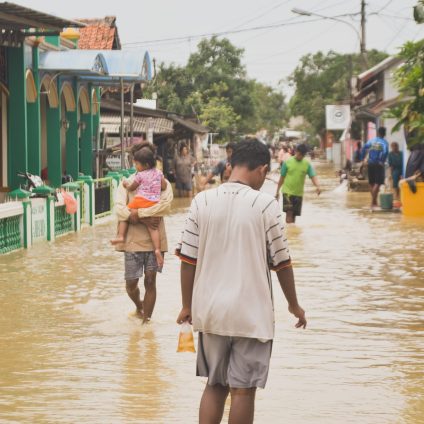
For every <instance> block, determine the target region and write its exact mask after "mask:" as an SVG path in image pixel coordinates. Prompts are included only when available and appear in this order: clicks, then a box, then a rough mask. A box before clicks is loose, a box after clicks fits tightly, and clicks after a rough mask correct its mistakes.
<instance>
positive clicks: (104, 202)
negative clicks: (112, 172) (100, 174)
mask: <svg viewBox="0 0 424 424" xmlns="http://www.w3.org/2000/svg"><path fill="white" fill-rule="evenodd" d="M112 180H113V178H112V177H105V178H98V179H96V180H94V216H95V218H96V219H98V218H102V217H104V216H107V215H110V214H111V213H112V210H113V184H112Z"/></svg>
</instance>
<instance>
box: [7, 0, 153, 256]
mask: <svg viewBox="0 0 424 424" xmlns="http://www.w3.org/2000/svg"><path fill="white" fill-rule="evenodd" d="M85 27H86V24H85V23H82V22H76V21H71V20H67V19H62V18H58V17H55V16H52V15H48V14H45V13H42V12H39V11H35V10H32V9H29V8H26V7H22V6H19V5H16V4H13V3H0V253H1V252H2V250H3V251H8V250H11V249H10V248H9V247H7V246H6V245H7V244H8V243H9V242H10V240H9V239H11V238H13V237H14V239H17V238H18V235H16V234H15V236H13V237H12V236H10V231H11V230H10V228H12V227H13V228H14V230H13V231H14V232H15V233H17V232H18V226H19V232H20V235H19V237H20V241H21V246H24V245H25V246H27V245H30V244H31V241H30V238H31V237H29V236H28V234H27V236H28V237H26V238H25V237H24V233H25V232H26V233H29V232H32V233H34V229H33V228H26V226H25V222H27V223H29V225H31V219H26V218H25V216H24V215H25V210H26V209H25V208H26V207H23V209H22V206H20V207H18V206H17V209H16V211H18V212H19V213H18V212H17V214H18V215H20V218H19V220H18V218H17V217H16V216H17V215H16V216H14V215H11V214H12V212H11V208H12V206H11V205H10V202H8V203H3V204H2V202H5V201H6V200H9V201H10V193H11V192H12V193H14V190H16V189H18V188H19V187H20V186H21V185H23V184H24V183H25V181H24V180H23V179H22V177H19V176H18V173H19V172H29V173H31V174H34V175H40V176H41V177H42V178H43V180H44V182H45V183H46V184H48V185H49V186H51V187H53V188H60V187H61V185H62V182H63V177H64V176H66V175H70V176H72V178H73V179H74V180H77V179H80V180H81V179H82V178H81V177H82V176H87V177H88V180H87V179H86V180H84V181H88V183H87V184H89V191H88V195H87V196H89V197H90V202H88V201H87V205H88V206H87V207H85V205H84V204H83V203H82V202H81V211H79V213H80V215H81V220H82V222H83V223H84V222H86V223H89V224H91V225H92V224H93V222H94V218H93V217H94V216H95V209H96V208H95V206H96V205H95V199H96V195H95V194H96V193H95V189H96V187H97V186H96V184H94V183H91V182H90V177H93V176H94V175H93V170H94V169H95V150H96V145H98V140H99V137H100V134H99V122H100V102H101V96H100V90H101V88H103V87H112V88H113V90H115V91H117V92H118V93H119V90H122V91H123V90H124V89H127V90H128V89H129V88H130V87H134V85H136V84H139V83H141V82H144V81H146V80H149V79H150V78H151V66H150V59H149V55H148V54H147V53H145V52H143V53H140V52H137V51H132V52H125V51H121V50H111V51H109V50H80V49H78V31H77V30H78V28H85ZM65 28H66V29H67V30H66V31H65V32H63V31H64V29H65ZM83 185H84V184H83ZM99 186H101V188H103V189H104V182H102V184H100V185H99ZM111 187H112V186H111ZM111 189H112V188H111ZM84 190H86V188H84V187H83V186H81V195H82V191H84ZM111 198H112V195H111ZM38 200H39V199H38ZM28 204H29V208H31V207H32V206H33V204H34V202H33V201H32V200H30V201H29V203H28ZM54 207H55V208H56V209H55V210H53V209H52V210H53V212H51V215H52V216H53V215H55V216H57V218H58V219H57V220H56V227H57V228H56V234H63V233H64V229H63V228H59V227H60V226H58V225H57V222H58V221H64V222H65V221H66V222H68V221H69V217H67V216H65V215H64V216H63V217H60V216H61V215H60V214H59V213H58V209H57V208H59V207H61V208H64V207H63V204H60V202H59V203H58V202H57V201H56V202H54ZM108 207H109V209H111V207H112V205H111V204H110V205H108ZM46 208H47V212H46V216H48V214H49V207H46ZM12 209H13V208H12ZM87 209H90V210H89V211H88V212H87ZM96 210H97V209H96ZM103 212H104V211H103ZM103 212H102V213H103ZM64 213H65V212H63V214H64ZM32 214H33V215H34V211H32ZM99 215H100V214H99ZM85 217H86V218H85ZM12 218H13V219H12ZM46 219H47V221H48V223H47V224H48V225H46V228H47V227H49V226H50V227H52V226H53V223H51V222H50V221H49V220H48V218H46ZM33 220H34V217H33ZM78 220H79V218H78ZM84 220H85V221H84ZM12 221H13V222H14V224H13V225H12V224H11V222H12ZM18 221H19V225H18ZM52 222H53V221H52ZM69 222H70V221H69ZM69 222H68V224H67V225H68V229H69V230H74V229H78V228H79V227H80V223H78V225H76V224H75V225H71V224H69ZM52 231H53V230H52V228H50V237H49V235H48V233H49V231H46V236H45V238H46V239H47V240H51V239H52V238H54V234H53V233H54V232H52ZM52 234H53V235H52ZM43 237H44V235H43ZM15 244H16V245H17V242H16V243H15ZM2 246H3V247H2ZM5 246H6V247H5ZM5 249H6V250H5Z"/></svg>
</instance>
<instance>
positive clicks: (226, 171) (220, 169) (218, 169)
mask: <svg viewBox="0 0 424 424" xmlns="http://www.w3.org/2000/svg"><path fill="white" fill-rule="evenodd" d="M234 146H235V143H233V142H230V143H228V144H227V146H226V147H225V151H226V152H227V157H226V159H223V160H221V161H219V162H218V164H217V165H216V166H215V168H213V169H212V171H211V172H209V174H208V175H207V176H206V179H205V180H204V181H203V183H202V185H201V188H202V190H204V189H205V186H206V184H208V183H209V182H210V181H211V180H212V178H213V177H216V176H217V175H219V176H220V178H221V183H224V182H225V181H227V180H228V178H229V176H230V174H231V165H230V160H231V155H232V154H233V150H234Z"/></svg>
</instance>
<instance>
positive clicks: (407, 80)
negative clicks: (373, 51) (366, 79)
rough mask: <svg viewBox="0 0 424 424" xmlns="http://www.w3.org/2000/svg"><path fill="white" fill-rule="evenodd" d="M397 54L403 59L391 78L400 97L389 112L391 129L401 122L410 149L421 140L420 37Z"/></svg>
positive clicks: (423, 48)
mask: <svg viewBox="0 0 424 424" xmlns="http://www.w3.org/2000/svg"><path fill="white" fill-rule="evenodd" d="M399 56H400V57H401V58H402V59H403V61H404V62H403V65H402V66H401V67H400V68H399V69H398V70H397V71H396V75H395V78H396V83H397V86H398V88H399V91H400V93H401V98H400V103H399V104H398V105H397V106H395V107H394V108H393V109H392V110H391V113H390V115H391V116H392V117H395V118H397V119H398V122H397V124H396V126H395V127H394V128H393V131H397V130H399V129H400V128H401V126H402V125H403V126H404V128H405V130H406V132H407V134H408V137H407V144H408V148H411V147H413V146H416V145H418V144H423V143H424V40H421V41H417V42H412V41H408V42H407V43H406V44H404V45H403V47H402V49H401V51H400V53H399Z"/></svg>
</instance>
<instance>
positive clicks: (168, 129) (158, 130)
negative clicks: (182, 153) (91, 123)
mask: <svg viewBox="0 0 424 424" xmlns="http://www.w3.org/2000/svg"><path fill="white" fill-rule="evenodd" d="M133 120H134V122H133V128H134V133H135V134H140V133H146V132H147V128H148V127H150V128H153V133H154V134H170V133H172V132H173V131H174V123H173V122H172V121H171V120H170V119H166V118H147V117H146V118H144V117H140V116H134V118H133ZM149 120H150V124H149V122H148V121H149ZM120 127H121V115H120V114H118V113H102V114H101V115H100V131H103V130H104V131H105V132H107V133H108V134H119V132H120ZM124 127H125V130H126V131H128V132H129V130H130V118H129V116H125V117H124Z"/></svg>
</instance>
